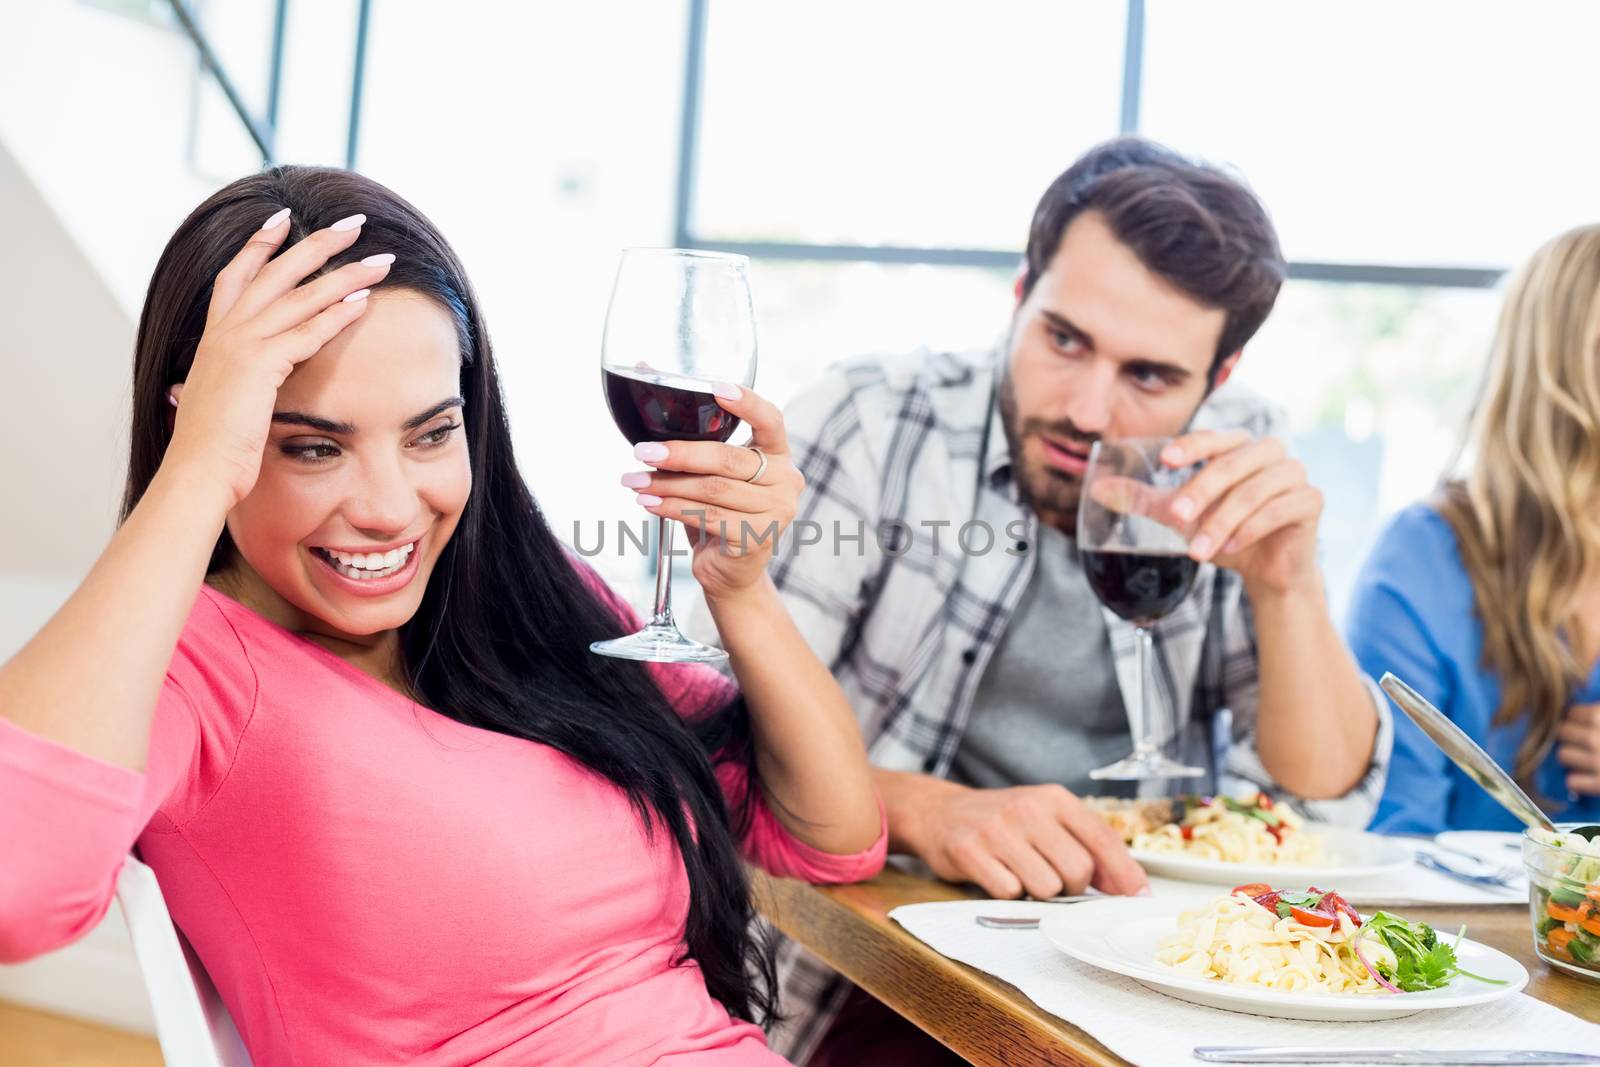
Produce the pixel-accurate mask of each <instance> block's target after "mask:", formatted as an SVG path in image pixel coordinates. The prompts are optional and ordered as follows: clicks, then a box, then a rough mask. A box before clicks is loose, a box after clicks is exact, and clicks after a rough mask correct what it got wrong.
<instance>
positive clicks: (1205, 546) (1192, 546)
mask: <svg viewBox="0 0 1600 1067" xmlns="http://www.w3.org/2000/svg"><path fill="white" fill-rule="evenodd" d="M1189 555H1191V556H1193V557H1194V558H1195V559H1205V558H1206V557H1208V556H1210V555H1211V538H1210V537H1208V536H1207V535H1205V534H1201V535H1200V536H1199V537H1196V538H1195V539H1194V540H1193V541H1190V542H1189Z"/></svg>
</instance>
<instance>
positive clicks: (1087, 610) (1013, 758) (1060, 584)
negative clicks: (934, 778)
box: [950, 524, 1134, 796]
mask: <svg viewBox="0 0 1600 1067" xmlns="http://www.w3.org/2000/svg"><path fill="white" fill-rule="evenodd" d="M1035 544H1036V546H1037V551H1038V553H1039V557H1038V559H1037V560H1035V561H1034V571H1033V577H1032V579H1031V580H1030V581H1029V583H1028V588H1027V589H1025V590H1024V591H1023V594H1022V600H1021V602H1020V603H1019V604H1018V605H1017V610H1016V612H1015V613H1014V614H1013V615H1012V616H1011V619H1010V621H1009V622H1008V623H1007V624H1006V631H1005V633H1004V634H1003V635H1002V636H1001V638H1000V644H999V645H998V646H997V647H996V648H995V651H994V655H993V656H992V657H991V658H990V660H989V663H988V664H987V666H986V667H985V668H984V672H983V677H982V678H981V679H980V680H979V682H978V692H977V695H976V696H975V697H974V699H973V704H972V713H971V717H970V718H969V719H968V721H967V729H966V732H965V733H964V734H963V735H962V738H961V745H960V747H959V748H958V749H957V750H956V756H955V762H954V763H953V764H952V765H951V768H950V776H951V778H953V779H954V780H955V781H958V782H961V783H963V784H965V785H971V786H980V787H987V788H998V787H1005V786H1013V785H1036V784H1041V783H1045V782H1056V783H1059V784H1061V785H1064V786H1066V787H1067V788H1068V789H1070V790H1072V791H1073V792H1074V793H1080V794H1091V793H1092V794H1096V795H1101V796H1132V795H1133V792H1134V790H1133V783H1127V782H1092V781H1091V780H1090V779H1089V772H1090V771H1091V770H1093V769H1094V768H1096V767H1101V766H1104V765H1105V764H1107V763H1111V762H1113V761H1114V760H1117V759H1120V758H1121V757H1123V756H1125V755H1127V754H1128V752H1129V750H1130V749H1131V748H1132V747H1133V741H1132V737H1131V734H1130V733H1129V730H1128V715H1127V711H1126V709H1125V708H1124V705H1123V703H1122V691H1121V689H1120V688H1118V686H1117V677H1116V673H1115V668H1114V664H1113V660H1112V655H1111V648H1110V645H1109V643H1108V638H1107V634H1106V622H1105V616H1104V615H1103V614H1102V613H1101V608H1100V601H1099V600H1098V599H1097V598H1096V597H1095V595H1094V590H1093V589H1091V588H1089V579H1088V578H1087V577H1086V576H1085V575H1084V573H1083V566H1082V564H1081V563H1080V561H1079V558H1078V552H1077V547H1076V544H1075V542H1074V541H1073V540H1072V539H1071V538H1069V537H1067V536H1066V535H1065V534H1063V533H1061V532H1060V531H1059V530H1056V529H1054V528H1053V527H1048V526H1044V525H1043V524H1040V525H1039V526H1038V527H1037V529H1036V541H1035Z"/></svg>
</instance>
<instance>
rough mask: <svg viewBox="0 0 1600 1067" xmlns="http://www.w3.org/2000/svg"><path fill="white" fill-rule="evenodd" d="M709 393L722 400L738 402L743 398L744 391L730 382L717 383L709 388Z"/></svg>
mask: <svg viewBox="0 0 1600 1067" xmlns="http://www.w3.org/2000/svg"><path fill="white" fill-rule="evenodd" d="M711 391H712V392H713V393H715V394H716V395H717V396H720V397H721V398H722V399H724V400H738V399H739V398H740V397H741V396H744V390H743V389H740V388H739V387H738V386H737V385H733V384H732V383H730V382H718V383H717V384H715V385H713V386H712V387H711Z"/></svg>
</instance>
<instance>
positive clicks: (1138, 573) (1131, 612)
mask: <svg viewBox="0 0 1600 1067" xmlns="http://www.w3.org/2000/svg"><path fill="white" fill-rule="evenodd" d="M1083 570H1084V575H1085V577H1087V578H1088V579H1089V586H1090V588H1092V589H1093V590H1094V595H1095V596H1097V597H1099V598H1100V603H1102V604H1104V605H1105V606H1106V607H1108V608H1110V609H1111V610H1112V611H1114V612H1116V613H1117V614H1118V615H1120V616H1121V617H1122V618H1124V619H1127V620H1128V621H1129V622H1134V623H1139V624H1141V625H1144V626H1148V625H1150V624H1151V623H1153V622H1155V621H1156V620H1157V619H1159V618H1161V617H1162V616H1164V615H1166V614H1167V612H1169V611H1171V610H1172V609H1173V608H1175V607H1177V606H1178V605H1179V604H1181V603H1183V598H1184V597H1186V596H1188V595H1189V587H1190V586H1192V585H1193V584H1194V576H1195V574H1197V573H1198V572H1199V570H1200V564H1199V563H1198V562H1197V561H1195V560H1193V559H1190V558H1189V557H1188V556H1184V555H1179V554H1178V553H1176V552H1139V551H1137V550H1133V549H1126V548H1101V549H1095V550H1091V551H1086V552H1084V553H1083Z"/></svg>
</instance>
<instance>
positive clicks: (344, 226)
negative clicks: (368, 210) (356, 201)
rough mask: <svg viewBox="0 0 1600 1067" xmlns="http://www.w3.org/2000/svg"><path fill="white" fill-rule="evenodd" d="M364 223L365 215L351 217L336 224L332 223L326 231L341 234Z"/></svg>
mask: <svg viewBox="0 0 1600 1067" xmlns="http://www.w3.org/2000/svg"><path fill="white" fill-rule="evenodd" d="M366 221H367V217H366V216H365V215H351V216H349V217H348V218H343V219H340V220H339V221H338V222H336V223H334V224H333V225H332V226H329V227H328V229H330V230H338V231H340V232H341V233H342V232H344V231H345V230H353V229H355V228H356V227H357V226H360V225H361V224H362V223H363V222H366Z"/></svg>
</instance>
